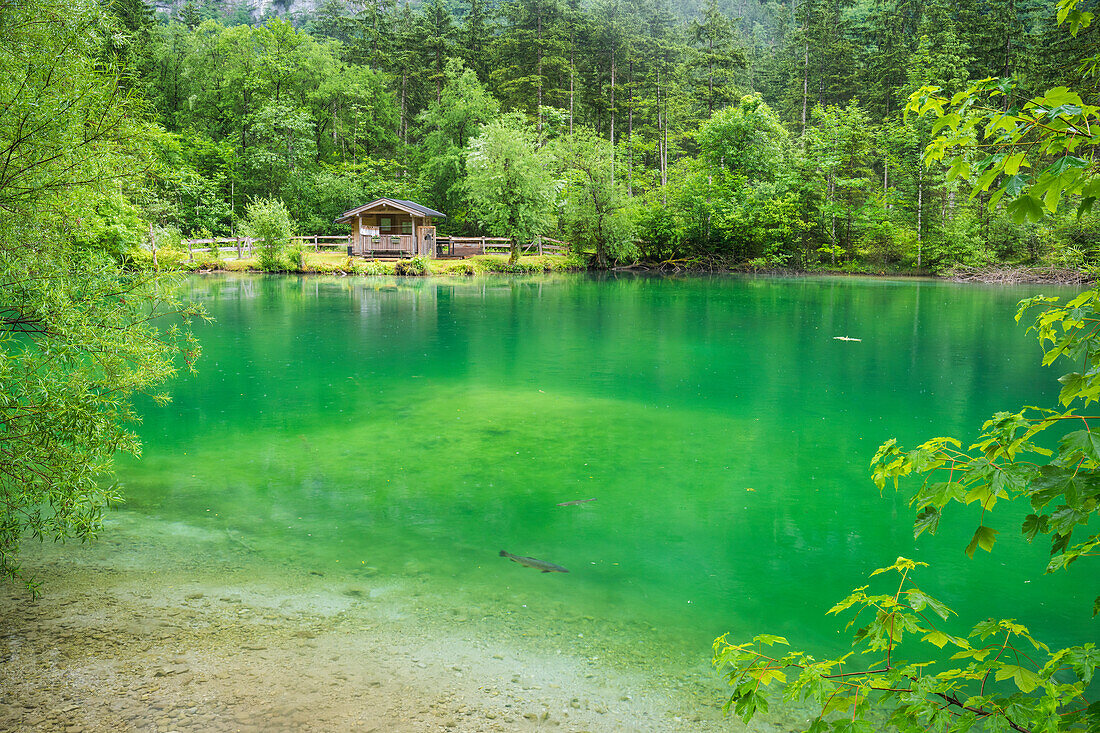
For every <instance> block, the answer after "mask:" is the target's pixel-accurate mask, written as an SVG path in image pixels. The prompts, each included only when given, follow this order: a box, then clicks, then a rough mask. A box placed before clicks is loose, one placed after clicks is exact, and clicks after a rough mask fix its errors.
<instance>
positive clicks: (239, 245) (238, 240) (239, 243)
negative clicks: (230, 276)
mask: <svg viewBox="0 0 1100 733" xmlns="http://www.w3.org/2000/svg"><path fill="white" fill-rule="evenodd" d="M237 259H238V260H240V259H241V238H240V237H237Z"/></svg>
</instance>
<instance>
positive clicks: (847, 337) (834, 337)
mask: <svg viewBox="0 0 1100 733" xmlns="http://www.w3.org/2000/svg"><path fill="white" fill-rule="evenodd" d="M862 340H863V339H857V338H852V337H851V336H833V341H862Z"/></svg>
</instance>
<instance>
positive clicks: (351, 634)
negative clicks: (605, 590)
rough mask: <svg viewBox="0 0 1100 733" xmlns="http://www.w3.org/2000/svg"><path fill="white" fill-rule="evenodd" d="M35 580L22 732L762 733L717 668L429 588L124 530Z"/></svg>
mask: <svg viewBox="0 0 1100 733" xmlns="http://www.w3.org/2000/svg"><path fill="white" fill-rule="evenodd" d="M24 562H25V567H26V568H27V569H28V570H30V571H32V572H33V573H34V574H35V575H37V577H38V578H39V579H40V580H42V581H43V587H42V591H43V592H42V596H41V598H40V599H38V600H37V601H33V602H31V601H29V598H28V595H27V594H26V592H25V591H24V590H23V589H22V588H18V587H15V586H12V585H8V586H5V588H4V590H3V593H2V595H0V609H2V610H0V618H2V619H3V621H2V622H0V730H4V731H66V732H68V733H90V732H92V731H119V730H134V731H284V730H285V731H345V730H347V731H509V730H561V731H679V730H692V731H712V730H723V731H725V730H744V726H742V725H741V723H740V721H738V720H736V719H734V718H724V717H723V715H722V713H721V710H720V705H721V702H722V700H723V697H722V695H723V683H722V681H721V680H720V679H719V677H718V676H717V674H716V673H715V672H714V671H713V670H712V669H711V668H710V667H709V666H708V665H707V659H706V650H700V654H699V655H698V657H697V658H694V659H691V658H682V657H678V656H677V655H678V654H682V652H679V653H678V652H676V651H675V650H670V649H666V648H663V646H662V642H661V639H659V638H655V637H656V636H657V634H655V633H654V631H655V630H654V629H651V628H650V627H649V626H648V625H643V624H632V623H631V622H630V621H629V620H624V621H623V622H622V626H620V627H618V628H609V627H608V625H607V623H606V622H604V621H599V622H597V621H596V620H595V619H592V618H586V617H583V616H575V615H571V614H570V612H569V609H567V608H562V607H558V606H553V607H547V608H541V609H539V608H533V607H532V608H527V607H526V606H528V605H530V606H534V605H536V604H518V605H515V604H502V603H497V602H496V601H495V599H492V598H485V599H483V600H482V602H477V600H476V599H473V600H472V601H471V602H470V603H469V604H468V605H467V606H465V607H456V606H455V604H454V603H453V600H452V602H450V603H445V602H441V601H440V599H437V598H434V597H433V590H432V587H431V583H430V582H429V581H428V579H427V576H426V574H417V573H415V572H413V573H412V574H410V575H408V576H403V577H398V578H393V577H389V578H387V577H382V576H380V575H377V574H371V573H370V571H367V572H357V573H350V574H348V575H345V576H342V577H336V576H334V575H333V574H331V573H326V574H321V573H319V572H314V571H308V572H307V571H302V570H295V569H291V568H280V567H277V566H272V565H271V564H270V563H266V564H265V563H264V562H263V561H262V560H258V559H256V558H254V556H253V553H252V552H251V551H250V550H249V548H248V547H247V546H245V545H244V544H243V543H242V541H241V540H239V539H236V538H234V537H232V536H230V535H228V534H227V535H218V534H217V533H209V534H204V533H200V532H197V531H196V530H194V529H193V528H189V527H186V526H181V525H178V524H170V523H157V522H156V521H154V520H150V519H148V518H145V517H141V516H138V515H132V514H128V513H125V512H116V513H113V514H112V515H111V517H110V518H109V520H108V523H107V527H106V529H105V531H104V532H103V534H102V536H101V538H100V539H99V540H97V541H95V542H92V543H88V544H85V545H81V544H72V543H70V544H64V545H62V544H52V543H46V544H39V543H38V542H35V541H28V542H27V543H26V546H25V553H24ZM456 608H462V609H463V610H456ZM634 626H636V627H637V628H632V627H634ZM791 716H792V713H791V711H790V710H789V709H785V710H775V711H773V713H772V714H770V715H765V716H761V717H760V718H759V719H758V720H757V721H754V722H753V724H752V727H751V729H753V730H797V729H800V725H802V724H804V723H805V721H806V719H805V717H802V718H800V719H799V718H797V716H796V717H791Z"/></svg>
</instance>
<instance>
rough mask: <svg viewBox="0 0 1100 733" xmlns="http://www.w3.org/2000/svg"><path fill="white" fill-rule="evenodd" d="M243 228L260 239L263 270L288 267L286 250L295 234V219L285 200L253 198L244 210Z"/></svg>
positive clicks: (259, 246) (258, 246) (260, 261)
mask: <svg viewBox="0 0 1100 733" xmlns="http://www.w3.org/2000/svg"><path fill="white" fill-rule="evenodd" d="M242 228H243V229H244V231H245V232H246V233H247V234H248V236H250V237H252V238H253V239H256V240H258V242H257V249H258V252H259V258H258V259H259V266H260V269H261V270H265V271H267V272H278V271H280V270H285V269H287V267H286V266H287V264H288V263H286V262H285V261H284V251H285V250H286V248H287V247H288V245H289V244H290V237H291V236H293V234H294V223H293V222H292V221H291V219H290V213H289V212H288V211H287V209H286V204H284V203H283V202H282V201H280V200H278V199H259V198H257V199H253V200H252V201H250V202H249V204H248V208H247V209H246V211H245V219H244V222H243V227H242ZM299 267H300V265H299Z"/></svg>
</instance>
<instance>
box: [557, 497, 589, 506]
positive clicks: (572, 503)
mask: <svg viewBox="0 0 1100 733" xmlns="http://www.w3.org/2000/svg"><path fill="white" fill-rule="evenodd" d="M595 500H596V497H592V498H591V499H574V500H573V501H563V502H561V503H560V504H558V506H576V505H577V504H587V503H588V502H590V501H595Z"/></svg>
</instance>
